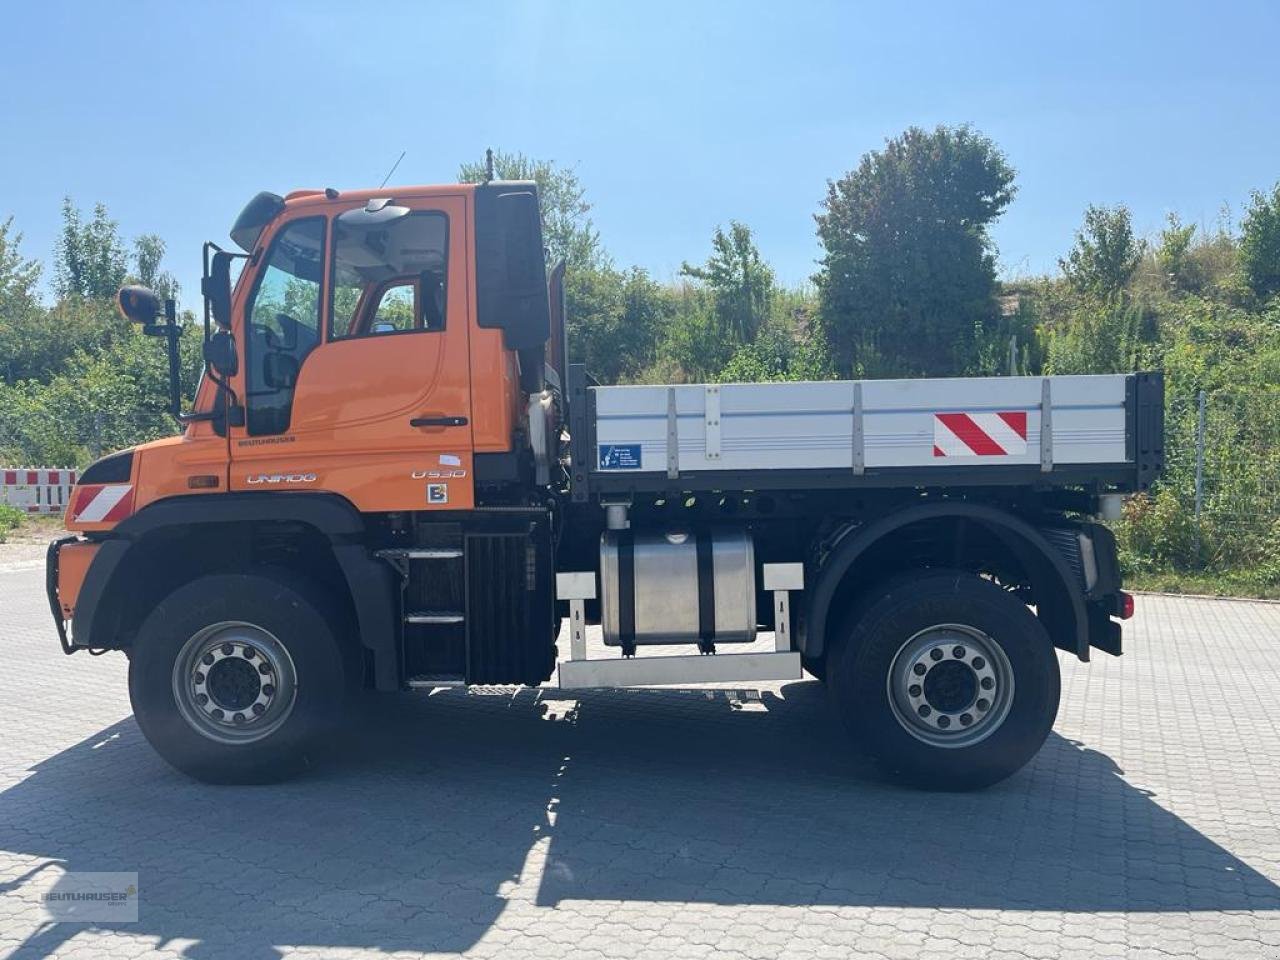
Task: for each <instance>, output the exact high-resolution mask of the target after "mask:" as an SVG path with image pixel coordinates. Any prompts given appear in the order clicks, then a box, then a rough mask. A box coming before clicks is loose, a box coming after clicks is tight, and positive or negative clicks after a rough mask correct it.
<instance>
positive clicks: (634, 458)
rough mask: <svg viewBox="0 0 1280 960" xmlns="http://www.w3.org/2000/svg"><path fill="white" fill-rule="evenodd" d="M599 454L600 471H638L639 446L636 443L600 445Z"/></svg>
mask: <svg viewBox="0 0 1280 960" xmlns="http://www.w3.org/2000/svg"><path fill="white" fill-rule="evenodd" d="M599 453H600V467H599V469H601V470H639V469H640V444H638V443H602V444H600V450H599Z"/></svg>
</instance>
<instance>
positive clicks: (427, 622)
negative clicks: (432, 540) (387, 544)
mask: <svg viewBox="0 0 1280 960" xmlns="http://www.w3.org/2000/svg"><path fill="white" fill-rule="evenodd" d="M375 555H376V556H377V557H378V558H379V559H381V560H385V561H386V562H387V563H389V564H391V565H392V566H393V567H394V568H395V570H396V572H397V573H399V574H400V617H401V622H402V624H403V628H402V631H401V637H402V641H403V647H404V652H403V655H404V658H405V667H406V670H405V673H406V674H407V675H408V679H407V680H406V681H405V684H406V686H408V687H409V688H410V689H414V690H421V689H431V688H434V687H461V686H465V684H466V677H465V675H464V673H463V663H464V662H465V657H466V646H465V637H464V638H462V643H461V644H460V645H459V651H460V653H459V662H458V663H457V665H456V666H457V669H449V670H438V669H429V670H428V669H421V668H422V666H423V665H422V663H421V662H420V661H422V660H430V659H431V657H432V655H433V653H434V652H435V651H433V650H432V649H431V647H432V645H433V643H440V642H442V641H444V640H447V639H448V638H447V637H445V636H441V633H440V631H439V630H438V629H437V630H434V631H433V630H432V629H431V628H446V627H456V626H458V625H461V624H465V623H466V619H467V618H466V614H465V613H464V612H463V609H462V608H463V605H464V600H463V596H462V586H461V584H462V576H461V571H454V572H453V575H454V577H455V582H456V583H457V584H458V589H457V591H456V596H455V599H456V601H457V609H415V608H414V607H413V606H412V605H411V604H410V603H409V602H408V601H409V599H410V596H409V595H410V593H411V592H412V588H413V587H414V586H418V585H421V586H425V581H424V580H415V577H418V578H425V577H428V576H430V572H429V571H430V570H431V569H432V568H436V569H437V570H438V569H440V566H441V565H448V564H455V563H461V561H462V560H463V558H464V555H465V554H464V551H463V549H462V547H453V546H420V547H391V548H387V549H384V550H378V551H375ZM444 569H445V571H446V576H447V575H448V567H447V566H445V567H444ZM454 640H455V641H456V640H457V638H456V637H455V638H454ZM415 643H416V644H417V645H419V646H421V647H422V649H420V650H419V649H415V648H414V647H413V646H412V645H413V644H415ZM415 661H419V662H416V663H415ZM415 667H417V668H418V669H414V668H415Z"/></svg>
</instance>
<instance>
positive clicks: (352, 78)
mask: <svg viewBox="0 0 1280 960" xmlns="http://www.w3.org/2000/svg"><path fill="white" fill-rule="evenodd" d="M2 23H3V29H2V30H0V91H3V92H2V93H0V97H2V98H3V99H0V130H2V131H4V133H3V141H0V142H2V143H3V146H2V147H0V184H2V186H0V217H5V216H8V215H9V214H13V215H14V217H15V219H16V223H17V226H18V228H19V229H20V230H21V231H23V232H24V233H25V235H26V240H25V243H24V246H23V249H24V252H26V253H27V255H29V256H39V257H41V258H42V259H48V258H49V256H50V254H51V252H52V249H53V244H54V241H55V238H56V233H57V229H58V223H59V205H60V202H61V198H62V197H63V196H64V195H68V194H69V195H70V196H72V197H73V198H74V199H75V200H76V201H77V202H78V203H79V204H80V205H81V206H82V207H85V208H88V207H90V206H91V205H92V204H93V203H94V202H96V201H99V200H100V201H103V202H105V203H106V204H107V205H108V207H109V208H110V211H111V213H112V215H113V216H115V217H116V218H117V219H118V220H119V221H120V226H121V229H122V231H123V233H124V234H125V235H126V236H127V237H132V236H135V235H137V234H140V233H145V232H155V233H158V234H160V235H161V236H162V237H164V239H165V240H166V242H167V243H168V245H169V256H168V259H167V266H168V267H169V269H171V270H172V271H174V272H175V273H176V274H177V276H178V278H179V280H181V281H182V283H183V286H184V290H185V297H184V300H185V301H186V303H187V305H189V306H194V305H195V301H196V298H197V290H198V276H199V244H200V243H201V242H202V241H203V240H205V239H214V240H217V241H219V242H224V241H226V237H227V230H228V228H229V227H230V224H231V221H232V219H233V218H234V217H235V214H236V213H237V212H238V210H239V208H240V207H241V205H242V204H243V203H244V201H246V200H247V199H248V198H249V197H250V196H252V194H253V193H255V192H256V191H258V190H261V189H269V190H273V191H276V192H280V193H284V192H286V191H287V190H290V189H293V188H295V187H323V186H335V187H339V188H354V187H365V186H376V185H377V184H378V182H379V181H380V180H381V179H382V177H383V175H384V174H385V173H386V171H387V169H388V168H389V167H390V165H391V164H392V162H393V161H394V160H395V159H396V157H397V156H398V155H399V154H400V152H401V151H402V150H404V151H407V154H406V156H405V158H404V161H403V162H402V163H401V165H400V169H399V170H398V171H397V174H396V177H395V178H394V181H393V182H401V183H424V182H426V183H430V182H451V181H452V180H453V179H454V178H455V175H456V171H457V165H458V162H459V161H460V160H463V159H468V158H474V157H478V156H480V155H482V153H483V151H484V148H485V147H486V146H488V145H492V146H495V147H497V146H501V147H505V148H508V149H519V150H523V151H525V152H526V153H529V154H531V155H534V156H537V157H542V158H548V159H554V160H557V161H559V162H561V163H564V164H567V165H571V166H573V167H574V168H575V169H576V170H577V172H578V174H579V176H580V177H581V179H582V181H583V183H584V184H585V185H586V187H587V189H588V193H589V198H590V199H591V201H592V202H593V203H594V205H595V210H594V212H593V216H594V219H595V222H596V225H597V227H598V228H599V229H600V232H601V234H602V237H603V239H604V242H605V244H606V245H607V247H608V249H609V251H610V252H611V254H612V255H613V257H614V259H615V261H616V262H617V263H619V264H621V265H626V264H632V263H635V264H639V265H642V266H644V267H647V268H649V269H650V270H651V271H652V272H653V273H654V274H655V275H656V276H657V277H658V278H660V279H666V278H670V277H671V276H673V275H674V274H675V272H676V271H677V270H678V269H679V265H680V262H681V260H683V259H691V260H700V259H702V258H703V257H704V256H705V254H706V252H707V250H708V242H709V236H710V234H711V231H712V229H713V228H714V227H715V226H716V225H717V224H722V223H726V222H727V221H728V220H729V219H730V218H736V219H739V220H742V221H744V222H745V223H747V224H749V225H750V226H751V227H752V228H753V229H754V230H755V231H756V234H757V238H758V242H759V245H760V247H761V249H762V251H763V253H764V254H765V256H766V257H768V258H769V260H770V261H771V262H772V263H773V264H774V266H775V268H776V269H777V271H778V274H779V276H780V277H781V278H782V279H783V280H785V281H787V282H791V283H794V282H798V281H801V280H804V279H805V278H807V277H808V276H809V275H810V274H811V273H812V272H813V269H814V260H815V258H816V257H817V256H818V246H817V242H816V240H815V237H814V230H813V219H812V218H813V214H814V213H815V211H816V210H817V208H818V204H819V201H820V200H821V198H822V197H823V195H824V192H825V184H826V181H827V180H828V179H829V178H831V177H836V176H839V175H840V174H841V173H842V172H844V171H846V170H848V169H850V168H851V167H853V166H854V165H855V164H856V163H857V161H858V158H859V157H860V156H861V155H862V154H863V153H864V152H865V151H867V150H869V149H874V148H876V147H878V146H880V145H881V144H882V143H883V141H884V139H885V138H886V137H888V136H891V135H893V134H895V133H897V132H899V131H901V130H902V129H903V128H905V127H907V126H908V125H910V124H919V125H924V126H932V125H934V124H937V123H961V122H966V121H967V122H972V123H973V124H974V125H975V126H976V127H977V128H978V129H980V130H982V131H983V132H984V133H986V134H987V135H988V136H990V137H992V138H993V139H994V140H995V141H996V142H997V143H998V144H999V145H1000V147H1001V148H1002V149H1003V150H1004V151H1005V152H1006V153H1007V155H1008V157H1009V160H1010V162H1011V163H1012V164H1013V166H1014V167H1015V168H1016V169H1017V170H1018V185H1019V194H1018V197H1017V199H1016V200H1015V201H1014V203H1013V205H1012V206H1011V207H1010V209H1009V211H1008V212H1007V213H1006V214H1005V216H1004V218H1003V219H1002V220H1001V221H1000V222H999V224H998V225H997V227H996V229H995V231H994V235H995V238H996V240H997V242H998V244H999V248H1000V263H1001V269H1002V272H1003V273H1004V274H1005V275H1013V276H1020V275H1026V274H1028V273H1034V272H1039V271H1045V270H1050V269H1054V268H1055V263H1056V259H1057V257H1058V256H1060V255H1061V254H1062V253H1063V251H1064V249H1065V248H1066V247H1067V246H1068V244H1069V243H1070V239H1071V235H1072V231H1073V230H1074V229H1075V227H1076V226H1077V224H1078V223H1079V221H1080V217H1081V214H1082V211H1083V209H1084V207H1085V205H1086V204H1087V203H1090V202H1097V203H1119V202H1123V203H1127V204H1129V206H1130V207H1131V208H1132V209H1133V211H1134V215H1135V222H1136V225H1137V226H1138V228H1139V229H1141V230H1142V231H1144V232H1154V231H1155V230H1157V229H1158V228H1159V227H1160V225H1161V224H1162V222H1163V219H1164V217H1165V215H1166V213H1167V212H1169V211H1178V212H1179V213H1180V214H1181V215H1182V216H1183V218H1184V220H1188V221H1193V222H1196V223H1205V224H1210V225H1212V224H1214V223H1216V222H1217V220H1218V217H1219V214H1220V211H1221V209H1222V208H1223V206H1224V204H1225V205H1229V206H1230V207H1231V209H1232V211H1233V212H1234V213H1236V214H1237V215H1238V213H1239V211H1240V209H1241V207H1242V205H1243V203H1244V202H1245V201H1246V199H1247V196H1248V192H1249V191H1250V190H1251V189H1256V188H1263V187H1267V186H1269V185H1271V184H1272V183H1274V182H1275V181H1276V180H1277V179H1280V55H1277V52H1276V37H1277V34H1278V29H1277V28H1280V4H1276V3H1256V4H1254V3H1214V4H1208V3H1182V2H1176V0H1170V2H1164V3H1161V4H1158V5H1157V4H1154V3H1153V4H1142V5H1139V4H1124V3H1118V2H1112V3H1081V2H1073V3H1070V4H1061V5H1059V8H1058V9H1057V10H1050V9H1049V8H1048V5H1046V4H1037V3H1026V2H1018V3H1008V4H975V3H965V4H956V3H947V4H941V3H939V4H923V3H921V4H914V3H874V4H865V5H858V4H852V3H808V2H801V0H789V2H773V3H755V2H751V3H748V2H741V3H733V4H729V3H724V4H711V3H697V2H685V3H663V2H644V3H633V4H627V5H624V4H621V3H613V2H604V0H599V2H591V3H588V2H582V3H577V2H540V3H526V4H506V3H503V2H499V0H493V2H487V3H484V4H479V3H425V2H420V3H404V4H384V5H379V4H374V3H367V4H365V3H332V4H326V3H307V4H303V3H285V2H273V3H265V2H260V3H252V4H251V3H240V2H229V3H221V4H213V3H207V4H205V3H180V4H179V3H129V2H124V0H120V2H114V3H84V4H73V3H65V4H63V3H20V4H14V5H10V6H9V7H8V9H7V10H6V11H5V13H4V15H3V21H2Z"/></svg>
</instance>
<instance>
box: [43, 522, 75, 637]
mask: <svg viewBox="0 0 1280 960" xmlns="http://www.w3.org/2000/svg"><path fill="white" fill-rule="evenodd" d="M79 539H80V538H79V537H76V536H70V537H59V538H58V539H57V540H54V541H53V542H52V543H50V544H49V549H48V551H46V553H45V555H44V590H45V593H46V594H47V595H48V597H49V611H50V612H51V613H52V614H53V625H54V627H55V628H56V629H57V631H58V642H59V643H61V644H62V652H63V653H65V654H67V655H68V656H69V655H71V654H73V653H75V652H76V648H75V647H74V646H73V645H72V643H71V638H70V637H69V636H68V635H67V621H66V620H65V619H64V618H63V616H62V601H61V600H59V599H58V575H59V559H60V555H61V553H62V548H63V547H64V546H65V545H66V544H68V543H75V542H76V541H78V540H79Z"/></svg>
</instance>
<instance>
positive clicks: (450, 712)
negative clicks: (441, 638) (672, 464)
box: [0, 682, 1280, 960]
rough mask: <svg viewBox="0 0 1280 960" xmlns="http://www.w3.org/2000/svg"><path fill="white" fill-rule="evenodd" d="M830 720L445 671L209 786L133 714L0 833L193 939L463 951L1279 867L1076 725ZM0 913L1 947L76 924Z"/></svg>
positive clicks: (1245, 886)
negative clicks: (135, 901)
mask: <svg viewBox="0 0 1280 960" xmlns="http://www.w3.org/2000/svg"><path fill="white" fill-rule="evenodd" d="M831 726H832V721H831V720H830V719H829V714H828V713H827V711H826V707H825V703H824V697H823V693H822V689H821V687H820V686H819V684H817V683H816V682H800V683H794V684H789V685H787V686H785V687H784V688H783V689H782V691H781V693H780V694H776V695H775V694H772V693H765V694H764V695H763V697H760V696H758V695H750V696H748V695H746V694H743V695H738V694H736V693H732V692H730V693H726V692H725V691H709V690H683V691H672V690H663V691H656V690H640V691H616V692H614V691H605V692H591V693H585V694H580V695H577V696H571V695H570V694H568V693H561V692H559V691H554V690H549V689H548V690H541V691H531V690H522V691H519V692H515V693H513V692H512V691H511V690H494V691H480V692H472V693H471V694H470V695H464V694H462V693H461V692H456V691H443V692H438V693H436V694H435V695H432V696H422V695H419V696H394V697H389V698H385V699H382V700H378V701H375V702H371V703H370V704H368V705H367V706H366V707H365V709H364V710H363V712H362V716H361V718H360V720H359V722H358V723H356V724H355V725H354V726H353V727H352V728H351V729H350V730H349V732H348V733H347V734H346V735H344V737H343V739H342V741H341V742H339V743H336V744H334V745H333V747H332V749H331V751H330V752H331V754H332V755H331V756H329V757H327V758H326V762H325V763H324V764H323V765H322V766H320V767H319V768H318V769H317V770H316V772H314V773H313V774H311V775H310V776H307V777H304V778H301V779H299V780H295V781H293V782H290V783H285V784H281V785H278V786H270V787H256V788H239V787H220V788H218V787H209V786H203V785H200V784H196V783H193V782H191V781H189V780H187V779H185V778H184V777H182V776H181V775H179V774H177V773H175V772H173V771H172V770H170V769H169V768H168V767H167V766H165V765H164V763H163V762H162V761H160V760H159V759H158V758H157V757H156V756H155V754H153V753H152V751H151V749H150V747H149V746H148V745H147V744H146V742H145V741H144V740H143V738H142V736H141V734H140V733H139V732H138V729H137V727H136V725H135V724H134V722H133V720H132V719H129V720H125V721H122V722H120V723H117V724H115V725H114V726H112V727H109V728H107V729H105V730H103V731H102V732H101V733H100V734H99V735H97V736H95V737H92V738H90V739H89V740H86V741H84V742H82V743H80V744H78V745H76V746H75V747H72V748H71V749H69V750H66V751H64V752H63V753H61V754H58V755H56V756H54V757H51V758H50V759H48V760H46V761H44V762H42V763H41V764H39V765H38V766H37V767H36V768H34V769H33V771H32V772H31V774H30V776H28V778H27V779H25V780H23V781H22V782H21V783H19V784H18V785H16V786H14V787H12V788H11V789H9V790H7V791H5V792H4V793H0V849H3V850H6V851H11V852H13V853H15V854H18V855H21V856H25V857H32V858H37V859H39V860H41V861H45V860H55V861H59V863H60V867H61V869H63V870H67V871H94V870H101V871H107V870H112V871H118V870H137V871H138V873H139V875H140V879H139V903H140V922H139V923H137V924H128V925H123V929H125V930H127V931H128V932H130V933H132V934H136V935H141V936H144V937H149V938H155V939H158V941H159V944H158V945H159V946H160V947H161V948H164V947H165V946H166V945H167V947H168V949H170V950H178V949H181V950H182V951H183V953H184V955H185V956H188V957H191V958H214V957H217V958H221V957H235V958H238V960H257V958H269V957H276V956H279V954H280V951H279V950H278V949H277V946H278V945H284V944H302V945H310V946H315V947H333V948H351V949H354V948H376V949H379V950H383V951H391V950H406V951H408V950H414V951H461V950H466V949H467V948H469V947H471V946H473V945H475V944H476V943H477V941H479V940H480V939H481V938H482V937H483V936H484V935H485V934H486V932H487V931H489V930H490V929H491V928H492V927H493V926H494V925H495V924H496V923H497V922H498V921H499V919H500V918H502V917H503V915H504V912H507V922H508V923H510V924H511V925H512V926H516V927H520V926H525V925H527V924H529V923H533V922H535V921H537V920H538V919H539V918H538V916H537V910H536V908H537V907H549V906H561V905H564V906H569V907H572V906H573V905H574V904H575V903H576V904H580V903H581V902H584V901H585V902H590V903H594V904H596V905H599V904H600V903H601V902H602V901H603V902H605V903H606V904H607V902H608V901H642V902H669V903H680V902H685V901H689V902H696V903H713V904H768V905H778V906H810V905H829V906H832V907H841V906H863V907H866V906H871V907H876V906H889V907H917V908H931V907H948V908H977V909H1003V910H1053V911H1198V910H1276V909H1280V888H1277V886H1276V885H1275V884H1273V883H1272V882H1271V881H1270V880H1268V879H1267V878H1266V877H1264V876H1263V875H1262V874H1260V873H1258V872H1257V871H1255V870H1253V869H1252V868H1250V867H1249V866H1247V865H1246V864H1245V863H1243V862H1242V861H1240V860H1239V859H1237V858H1236V857H1234V856H1232V854H1231V853H1230V852H1229V851H1227V850H1225V849H1223V848H1222V847H1220V846H1218V845H1217V844H1216V843H1214V842H1213V841H1211V840H1209V839H1208V838H1207V837H1205V836H1204V835H1203V834H1201V833H1199V832H1198V831H1196V830H1195V829H1194V828H1192V827H1191V826H1189V825H1188V824H1187V823H1186V822H1184V821H1183V820H1181V819H1179V818H1178V817H1176V816H1174V815H1173V814H1171V813H1169V812H1167V811H1166V810H1164V809H1163V808H1162V807H1160V806H1159V805H1158V804H1157V803H1156V802H1154V800H1153V799H1152V798H1151V797H1150V796H1149V795H1148V794H1146V793H1144V792H1143V791H1141V790H1138V789H1135V788H1134V787H1133V786H1131V785H1129V784H1128V783H1127V782H1126V781H1125V780H1124V778H1123V775H1122V772H1121V771H1120V770H1118V769H1117V768H1116V766H1115V765H1114V764H1113V763H1112V762H1111V761H1110V760H1109V759H1108V758H1107V757H1106V756H1104V755H1102V754H1100V753H1097V752H1095V751H1092V750H1089V749H1087V748H1085V747H1083V746H1081V745H1080V744H1077V743H1073V742H1070V741H1068V740H1065V739H1063V738H1061V737H1059V736H1057V735H1053V736H1051V737H1050V739H1049V742H1048V743H1047V744H1046V745H1045V747H1044V749H1043V751H1042V752H1041V754H1040V755H1039V756H1038V757H1037V759H1036V760H1035V761H1034V762H1033V763H1032V764H1031V765H1030V766H1029V767H1028V768H1027V769H1026V770H1025V771H1023V772H1022V773H1020V774H1019V775H1017V776H1015V777H1014V778H1012V779H1010V780H1009V781H1007V782H1006V783H1004V784H1001V785H998V786H996V787H994V788H992V789H990V790H987V791H985V792H983V793H977V794H965V795H955V794H928V793H920V792H915V791H910V790H905V789H901V788H898V787H894V786H892V785H889V784H887V783H885V782H884V781H882V780H881V779H880V778H879V777H878V776H877V775H876V774H875V772H874V770H873V769H872V768H871V767H870V766H869V765H868V764H867V763H865V762H864V761H862V760H860V759H857V758H855V757H852V756H850V755H849V752H848V750H847V748H846V746H845V744H844V742H843V738H841V737H839V736H838V735H837V734H836V733H835V732H834V731H833V730H832V729H831ZM35 869H36V870H37V871H38V870H39V867H36V868H35ZM29 872H32V871H29ZM22 884H23V881H22V880H21V879H19V880H17V881H16V882H15V883H12V884H9V885H7V886H5V887H0V889H7V890H9V892H11V893H12V892H15V891H17V892H19V893H20V892H21V887H22ZM33 902H34V901H33ZM0 906H2V905H0ZM6 913H7V915H8V916H9V917H10V918H11V920H12V918H13V916H14V915H13V912H12V910H11V909H10V910H8V911H2V912H0V916H3V915H4V914H6ZM19 916H20V917H23V918H24V923H23V924H21V925H20V928H21V930H22V931H24V932H23V934H22V935H24V936H26V937H27V939H26V940H25V942H24V943H23V944H22V945H21V946H20V947H19V948H18V949H17V951H16V953H15V954H14V956H16V957H37V956H45V955H48V954H50V953H52V952H54V951H55V950H57V949H58V948H59V947H60V946H61V945H63V944H65V943H66V942H67V941H68V940H70V939H72V938H74V937H75V936H76V934H77V933H78V932H79V931H80V930H81V929H82V928H79V927H74V926H70V925H67V924H54V925H44V926H39V921H38V919H36V918H35V915H34V914H32V915H31V918H32V922H30V923H26V922H25V919H26V915H25V914H23V913H21V912H19ZM521 917H527V919H524V920H522V919H521ZM543 922H551V923H554V922H556V921H554V920H550V921H548V920H546V918H545V917H543ZM107 926H109V925H107ZM9 929H10V931H11V934H10V935H11V936H12V931H14V930H15V929H17V927H15V926H14V925H13V924H12V923H11V924H10V926H9ZM568 949H569V948H568V946H566V950H568Z"/></svg>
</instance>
